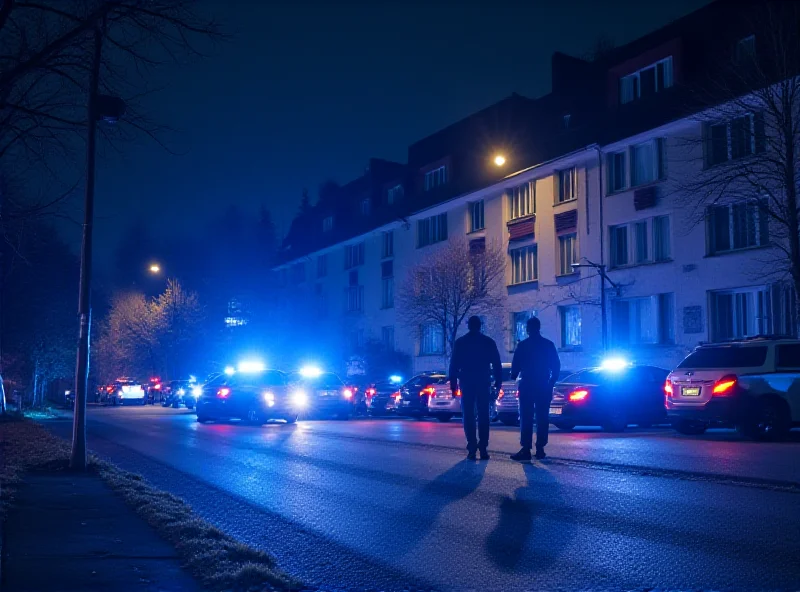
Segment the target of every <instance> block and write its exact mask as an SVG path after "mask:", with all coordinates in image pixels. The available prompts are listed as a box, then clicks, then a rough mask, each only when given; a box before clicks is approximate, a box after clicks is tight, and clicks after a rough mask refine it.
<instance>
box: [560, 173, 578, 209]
mask: <svg viewBox="0 0 800 592" xmlns="http://www.w3.org/2000/svg"><path fill="white" fill-rule="evenodd" d="M577 198H578V169H577V168H575V167H571V168H568V169H564V170H563V171H558V203H563V202H566V201H572V200H573V199H577Z"/></svg>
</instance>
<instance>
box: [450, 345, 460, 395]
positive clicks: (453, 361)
mask: <svg viewBox="0 0 800 592" xmlns="http://www.w3.org/2000/svg"><path fill="white" fill-rule="evenodd" d="M459 351H460V348H459V347H458V341H456V342H455V343H454V344H453V355H452V356H451V357H450V370H449V371H448V373H447V374H448V376H449V377H450V390H451V391H453V392H454V393H455V392H456V391H457V390H458V373H459V370H460V369H461V368H460V363H461V362H460V360H459Z"/></svg>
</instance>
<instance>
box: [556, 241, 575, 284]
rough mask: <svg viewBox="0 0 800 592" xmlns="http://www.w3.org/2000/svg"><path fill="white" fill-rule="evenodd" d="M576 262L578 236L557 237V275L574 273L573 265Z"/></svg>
mask: <svg viewBox="0 0 800 592" xmlns="http://www.w3.org/2000/svg"><path fill="white" fill-rule="evenodd" d="M577 262H578V235H577V234H575V233H574V232H573V233H571V234H562V235H561V236H559V237H558V275H569V274H571V273H575V269H574V268H573V267H572V264H573V263H577Z"/></svg>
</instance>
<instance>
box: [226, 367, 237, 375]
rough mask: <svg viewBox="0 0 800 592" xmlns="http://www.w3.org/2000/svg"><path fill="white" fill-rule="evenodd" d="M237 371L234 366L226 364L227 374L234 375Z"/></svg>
mask: <svg viewBox="0 0 800 592" xmlns="http://www.w3.org/2000/svg"><path fill="white" fill-rule="evenodd" d="M235 373H236V369H235V368H234V367H233V366H225V374H227V375H228V376H233V375H234V374H235Z"/></svg>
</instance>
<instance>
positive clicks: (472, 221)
mask: <svg viewBox="0 0 800 592" xmlns="http://www.w3.org/2000/svg"><path fill="white" fill-rule="evenodd" d="M484 228H485V225H484V221H483V200H480V201H473V202H472V203H470V204H469V231H470V232H475V231H477V230H483V229H484Z"/></svg>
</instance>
